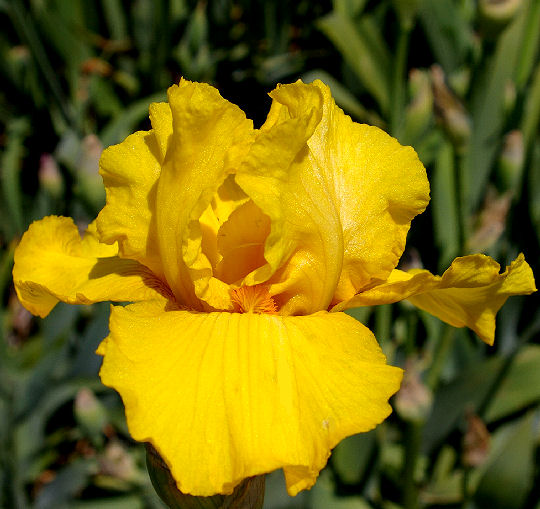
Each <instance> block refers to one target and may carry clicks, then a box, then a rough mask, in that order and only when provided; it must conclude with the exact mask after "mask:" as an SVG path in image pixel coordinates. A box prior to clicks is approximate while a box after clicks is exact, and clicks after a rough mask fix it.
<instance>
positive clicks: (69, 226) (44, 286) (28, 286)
mask: <svg viewBox="0 0 540 509" xmlns="http://www.w3.org/2000/svg"><path fill="white" fill-rule="evenodd" d="M117 252H118V247H117V246H116V245H112V246H111V245H106V244H100V243H99V242H98V240H97V235H96V228H95V224H92V225H90V227H89V228H88V230H87V232H86V234H85V236H84V238H83V239H82V240H81V237H80V235H79V231H78V230H77V227H76V226H75V224H74V223H73V221H72V220H71V219H70V218H66V217H57V216H48V217H45V218H44V219H42V220H40V221H36V222H34V223H33V224H32V225H30V228H29V229H28V231H27V232H26V233H25V234H24V235H23V238H22V239H21V242H20V243H19V245H18V246H17V249H16V250H15V265H14V267H13V281H14V283H15V290H16V291H17V295H18V297H19V299H20V301H21V303H22V304H23V306H25V307H26V308H27V309H28V310H29V311H30V312H32V313H33V314H35V315H39V316H41V317H45V316H47V315H48V314H49V312H50V311H51V310H52V308H53V307H54V306H55V305H56V304H57V303H58V302H59V301H63V302H68V303H69V304H91V303H93V302H99V301H106V300H112V301H138V300H146V299H156V298H159V299H162V298H163V297H162V294H166V293H167V287H166V285H165V284H164V283H162V282H161V281H160V280H159V279H158V278H157V277H155V276H154V275H153V274H152V273H151V272H150V271H149V270H148V269H147V268H146V267H144V266H142V265H140V264H139V263H138V262H136V261H134V260H126V259H121V258H118V257H117V256H116V253H117Z"/></svg>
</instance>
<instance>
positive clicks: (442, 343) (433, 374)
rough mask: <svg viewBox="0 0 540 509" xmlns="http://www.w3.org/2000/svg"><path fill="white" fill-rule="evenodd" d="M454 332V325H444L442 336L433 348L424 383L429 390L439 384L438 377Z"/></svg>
mask: <svg viewBox="0 0 540 509" xmlns="http://www.w3.org/2000/svg"><path fill="white" fill-rule="evenodd" d="M455 332H456V329H455V328H454V327H452V326H450V325H445V328H444V330H443V333H442V337H441V339H440V340H439V344H438V345H437V347H436V349H435V354H434V356H433V362H432V363H431V368H430V370H429V371H428V373H427V376H426V385H427V386H428V387H429V388H430V389H431V390H434V389H436V387H437V385H438V384H439V378H440V376H441V373H442V370H443V368H444V364H445V362H446V359H447V357H448V353H449V352H450V348H451V347H452V344H453V340H454V334H455Z"/></svg>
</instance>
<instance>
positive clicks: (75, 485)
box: [35, 459, 97, 509]
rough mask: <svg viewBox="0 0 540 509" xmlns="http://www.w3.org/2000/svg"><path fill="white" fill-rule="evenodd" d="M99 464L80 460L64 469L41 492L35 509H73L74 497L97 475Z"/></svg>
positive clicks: (93, 461) (90, 460)
mask: <svg viewBox="0 0 540 509" xmlns="http://www.w3.org/2000/svg"><path fill="white" fill-rule="evenodd" d="M96 471H97V464H96V462H95V460H92V459H89V460H87V459H84V460H83V459H78V460H75V461H73V462H72V463H70V464H69V465H67V466H66V467H64V468H62V469H61V470H60V471H59V472H58V473H57V475H56V477H55V478H54V479H53V480H52V481H51V482H50V483H47V484H46V485H45V486H44V487H43V489H42V490H41V491H40V492H39V495H38V497H37V499H36V503H35V509H63V508H66V509H67V508H69V507H72V505H71V501H72V500H73V498H74V496H75V495H76V494H77V493H78V492H79V491H80V490H81V489H82V488H84V487H85V486H86V485H87V483H88V478H89V477H90V476H91V475H93V474H94V473H96Z"/></svg>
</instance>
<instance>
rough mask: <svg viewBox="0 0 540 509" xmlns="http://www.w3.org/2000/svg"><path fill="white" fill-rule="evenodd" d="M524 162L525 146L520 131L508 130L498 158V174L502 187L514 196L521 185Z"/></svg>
mask: <svg viewBox="0 0 540 509" xmlns="http://www.w3.org/2000/svg"><path fill="white" fill-rule="evenodd" d="M524 162H525V146H524V143H523V134H522V132H521V131H517V130H515V131H510V132H509V133H508V134H507V135H506V136H505V137H504V142H503V149H502V152H501V156H500V159H499V174H500V178H501V181H502V185H503V188H504V189H505V190H507V191H510V192H512V193H513V195H514V197H516V195H517V193H518V192H519V187H520V185H521V178H522V175H523V164H524Z"/></svg>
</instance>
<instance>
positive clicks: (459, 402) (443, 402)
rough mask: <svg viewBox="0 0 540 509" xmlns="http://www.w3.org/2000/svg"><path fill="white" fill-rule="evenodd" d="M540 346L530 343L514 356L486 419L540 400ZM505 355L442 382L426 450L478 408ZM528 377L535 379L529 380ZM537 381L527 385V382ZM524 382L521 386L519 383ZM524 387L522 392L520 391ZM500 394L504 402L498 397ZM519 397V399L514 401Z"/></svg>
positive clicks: (426, 430) (426, 433)
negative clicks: (443, 384)
mask: <svg viewBox="0 0 540 509" xmlns="http://www.w3.org/2000/svg"><path fill="white" fill-rule="evenodd" d="M539 359H540V346H539V345H529V346H526V347H525V348H523V349H522V350H521V351H520V352H519V353H518V354H517V355H516V357H515V358H514V359H513V362H512V364H511V366H510V369H509V370H508V372H507V373H506V376H505V379H504V380H503V381H502V384H501V386H500V387H499V390H498V391H497V392H495V395H494V397H495V400H494V401H493V402H491V406H492V408H491V409H489V408H488V414H487V418H486V421H487V422H488V423H489V422H492V421H493V420H495V419H501V418H503V417H506V416H508V415H511V414H512V413H514V412H516V411H518V410H521V409H523V408H526V407H527V406H529V405H530V404H532V403H533V402H536V401H539V395H538V393H539V390H538V383H536V380H537V379H538V374H533V372H534V370H535V369H536V370H537V371H538V369H539V368H538V363H539V362H540V360H539ZM504 362H505V359H504V358H502V357H492V358H491V359H489V360H487V361H484V362H482V363H479V364H476V365H474V366H471V367H470V368H469V369H466V370H465V371H463V372H462V373H461V374H460V375H459V376H458V377H457V378H456V379H455V380H454V381H452V382H451V383H449V384H447V385H445V386H441V387H440V388H439V390H438V391H437V392H436V394H435V400H434V403H433V412H432V414H431V416H430V418H429V420H428V422H427V423H426V426H425V428H424V440H423V448H424V451H426V452H429V451H431V450H432V448H433V447H435V446H437V444H439V443H440V442H442V440H443V439H444V438H445V437H446V436H447V435H448V434H449V433H450V432H451V431H452V430H453V429H454V428H455V427H456V426H457V425H458V424H459V422H460V419H462V418H463V416H464V415H465V411H466V410H471V411H473V412H474V411H477V410H478V409H479V408H480V405H481V404H482V403H484V400H485V398H486V397H487V395H488V394H489V392H490V391H491V390H492V388H493V387H494V384H495V382H496V380H497V378H498V376H500V374H501V370H502V368H503V366H504ZM521 371H524V372H525V373H527V374H528V375H529V377H530V376H531V375H532V376H533V378H532V379H530V378H529V379H527V378H526V377H522V376H521ZM527 380H532V383H531V382H527ZM524 383H526V384H528V385H535V384H536V387H527V386H524V385H523V384H524ZM518 386H520V389H519V390H518V389H517V387H518ZM520 391H521V394H518V393H519V392H520ZM499 398H500V402H499V401H498V399H499ZM512 398H516V400H515V401H511V400H512Z"/></svg>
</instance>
